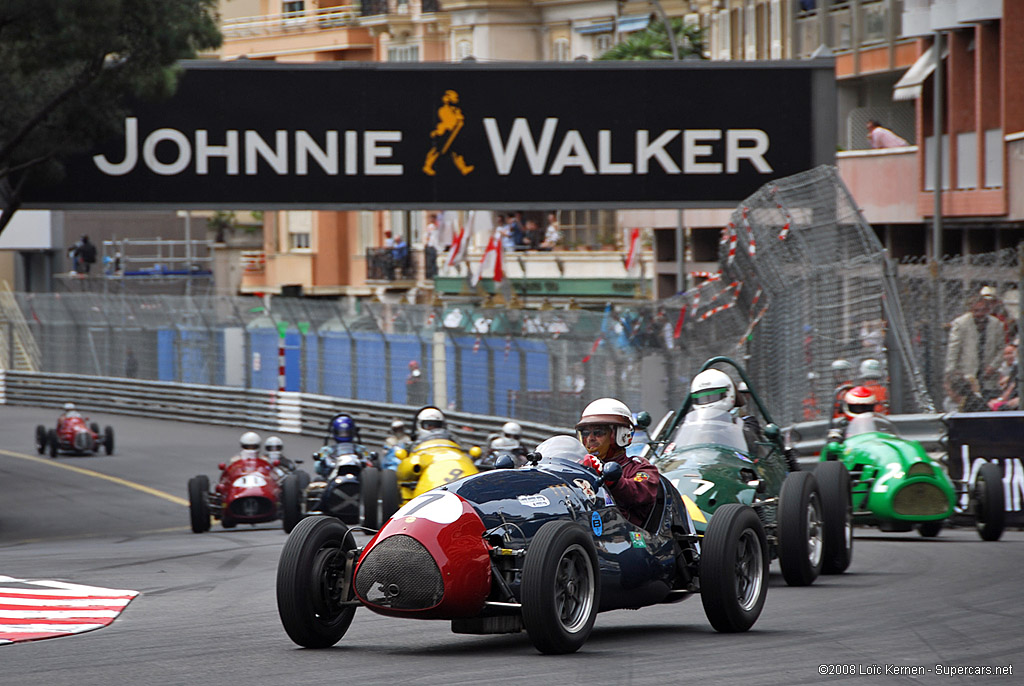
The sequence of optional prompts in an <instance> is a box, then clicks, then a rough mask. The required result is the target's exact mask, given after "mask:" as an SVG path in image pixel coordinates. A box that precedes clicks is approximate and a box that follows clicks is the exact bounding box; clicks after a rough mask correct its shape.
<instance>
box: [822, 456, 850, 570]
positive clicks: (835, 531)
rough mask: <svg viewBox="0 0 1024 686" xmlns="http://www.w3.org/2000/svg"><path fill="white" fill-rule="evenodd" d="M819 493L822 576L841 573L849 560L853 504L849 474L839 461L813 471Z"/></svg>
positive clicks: (824, 464) (848, 563)
mask: <svg viewBox="0 0 1024 686" xmlns="http://www.w3.org/2000/svg"><path fill="white" fill-rule="evenodd" d="M814 478H815V479H816V480H817V482H818V490H819V491H820V492H821V514H822V518H823V519H824V520H825V523H824V534H825V536H824V538H825V541H824V553H823V555H822V561H821V571H822V573H823V574H842V573H843V572H845V571H846V569H847V567H849V566H850V561H851V560H852V559H853V504H852V502H851V500H850V472H849V471H847V469H846V465H844V464H843V463H842V462H822V463H820V464H818V466H817V467H816V468H815V469H814Z"/></svg>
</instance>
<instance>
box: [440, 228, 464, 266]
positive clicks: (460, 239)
mask: <svg viewBox="0 0 1024 686" xmlns="http://www.w3.org/2000/svg"><path fill="white" fill-rule="evenodd" d="M467 253H469V231H467V230H466V227H465V226H462V227H459V231H458V233H456V234H455V236H453V237H452V247H451V250H449V252H448V260H447V261H446V262H445V263H444V266H445V267H454V266H455V265H457V264H459V263H460V262H465V261H466V254H467Z"/></svg>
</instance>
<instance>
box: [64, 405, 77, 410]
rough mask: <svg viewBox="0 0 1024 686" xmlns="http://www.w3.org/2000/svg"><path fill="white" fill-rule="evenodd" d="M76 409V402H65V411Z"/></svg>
mask: <svg viewBox="0 0 1024 686" xmlns="http://www.w3.org/2000/svg"><path fill="white" fill-rule="evenodd" d="M74 410H75V404H74V403H64V411H65V412H74Z"/></svg>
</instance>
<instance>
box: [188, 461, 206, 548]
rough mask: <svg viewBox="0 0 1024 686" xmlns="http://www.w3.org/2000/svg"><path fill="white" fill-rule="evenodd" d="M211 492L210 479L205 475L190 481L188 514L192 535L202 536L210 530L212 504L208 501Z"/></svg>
mask: <svg viewBox="0 0 1024 686" xmlns="http://www.w3.org/2000/svg"><path fill="white" fill-rule="evenodd" d="M209 491H210V479H209V478H207V476H206V475H205V474H200V475H199V476H194V477H192V478H191V479H189V480H188V514H189V519H190V520H191V523H192V533H195V534H201V533H204V532H206V531H209V530H210V503H209V501H208V500H207V497H208V496H207V494H208V493H209Z"/></svg>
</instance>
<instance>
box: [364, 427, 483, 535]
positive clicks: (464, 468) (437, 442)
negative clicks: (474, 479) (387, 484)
mask: <svg viewBox="0 0 1024 686" xmlns="http://www.w3.org/2000/svg"><path fill="white" fill-rule="evenodd" d="M481 453H482V451H481V450H480V448H479V447H478V446H475V445H474V446H473V447H472V448H470V449H469V453H468V454H467V453H465V452H464V451H463V450H462V448H460V447H459V444H458V443H456V442H455V441H453V440H452V439H451V437H450V436H449V435H448V432H447V431H444V430H438V431H434V432H431V433H428V434H426V435H424V436H423V437H422V438H421V439H420V440H417V441H416V442H415V443H413V444H412V445H410V446H409V449H408V450H405V449H402V448H399V449H398V450H396V451H395V457H397V458H398V459H399V463H398V468H397V469H396V470H395V476H396V481H397V482H398V483H397V486H398V493H399V498H398V501H399V503H400V504H405V503H407V502H409V501H410V500H412V499H413V498H415V497H416V496H418V495H419V494H420V493H425V492H426V491H429V490H430V489H432V488H436V487H438V486H443V485H444V484H446V483H449V482H452V481H455V480H457V479H461V478H462V477H464V476H469V475H470V474H476V473H477V472H478V471H479V470H478V469H477V468H476V466H475V465H474V464H473V461H474V460H475V459H476V458H478V457H480V455H481ZM382 499H383V498H382ZM384 514H386V515H387V516H388V517H390V516H391V515H392V514H394V513H393V512H385V513H384Z"/></svg>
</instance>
